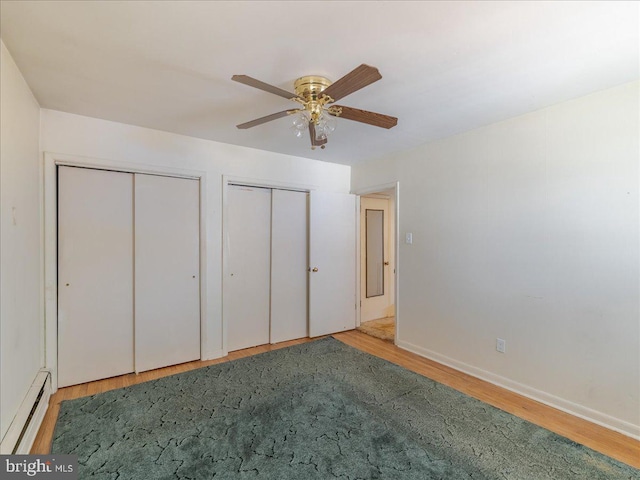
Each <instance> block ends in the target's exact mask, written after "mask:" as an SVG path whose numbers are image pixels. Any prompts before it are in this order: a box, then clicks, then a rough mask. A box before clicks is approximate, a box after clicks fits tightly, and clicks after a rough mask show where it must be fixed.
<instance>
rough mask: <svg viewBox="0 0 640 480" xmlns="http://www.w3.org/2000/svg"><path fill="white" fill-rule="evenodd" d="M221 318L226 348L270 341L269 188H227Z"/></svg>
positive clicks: (245, 346)
mask: <svg viewBox="0 0 640 480" xmlns="http://www.w3.org/2000/svg"><path fill="white" fill-rule="evenodd" d="M226 214H227V219H226V233H225V237H226V238H225V248H226V254H227V265H226V267H225V272H224V285H223V292H224V295H223V316H224V320H225V325H226V328H227V350H228V351H233V350H239V349H241V348H247V347H253V346H255V345H263V344H265V343H269V283H270V258H271V190H268V189H264V188H252V187H240V186H232V185H230V186H229V187H228V189H227V212H226Z"/></svg>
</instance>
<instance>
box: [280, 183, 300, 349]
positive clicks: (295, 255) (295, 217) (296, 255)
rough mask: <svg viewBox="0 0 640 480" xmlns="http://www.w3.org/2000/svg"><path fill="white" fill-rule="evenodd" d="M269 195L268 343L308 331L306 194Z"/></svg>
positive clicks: (295, 336)
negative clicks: (269, 331)
mask: <svg viewBox="0 0 640 480" xmlns="http://www.w3.org/2000/svg"><path fill="white" fill-rule="evenodd" d="M271 195H272V201H271V205H272V210H271V343H277V342H284V341H286V340H292V339H295V338H302V337H307V336H308V335H309V331H308V322H307V268H308V265H309V262H308V259H307V258H308V255H307V251H308V240H307V237H308V226H307V194H306V193H305V192H291V191H285V190H273V191H272V194H271Z"/></svg>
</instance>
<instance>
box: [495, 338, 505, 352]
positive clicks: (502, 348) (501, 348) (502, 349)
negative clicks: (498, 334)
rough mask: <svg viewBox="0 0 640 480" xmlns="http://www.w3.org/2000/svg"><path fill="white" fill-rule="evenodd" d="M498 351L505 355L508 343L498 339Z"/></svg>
mask: <svg viewBox="0 0 640 480" xmlns="http://www.w3.org/2000/svg"><path fill="white" fill-rule="evenodd" d="M496 350H497V351H499V352H500V353H504V352H506V350H507V342H506V341H504V340H503V339H502V338H496Z"/></svg>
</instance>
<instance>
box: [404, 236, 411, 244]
mask: <svg viewBox="0 0 640 480" xmlns="http://www.w3.org/2000/svg"><path fill="white" fill-rule="evenodd" d="M404 243H408V244H409V245H411V244H412V243H413V233H407V234H406V235H405V237H404Z"/></svg>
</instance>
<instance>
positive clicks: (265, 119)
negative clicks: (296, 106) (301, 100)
mask: <svg viewBox="0 0 640 480" xmlns="http://www.w3.org/2000/svg"><path fill="white" fill-rule="evenodd" d="M291 111H294V112H295V111H297V110H285V111H283V112H278V113H272V114H271V115H267V116H266V117H260V118H256V119H255V120H251V121H250V122H246V123H241V124H240V125H236V127H237V128H241V129H245V128H251V127H255V126H256V125H262V124H263V123H267V122H270V121H271V120H276V119H278V118H282V117H286V116H287V115H288V114H289V112H291Z"/></svg>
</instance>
